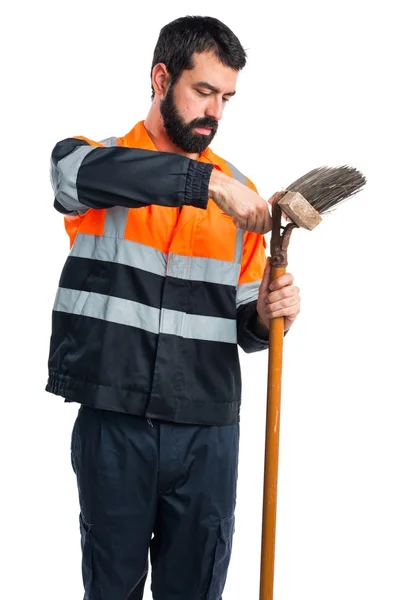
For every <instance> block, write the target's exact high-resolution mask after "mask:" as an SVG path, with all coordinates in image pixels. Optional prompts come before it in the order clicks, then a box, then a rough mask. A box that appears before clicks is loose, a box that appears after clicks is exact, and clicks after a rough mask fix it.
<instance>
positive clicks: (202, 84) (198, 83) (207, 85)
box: [194, 81, 236, 97]
mask: <svg viewBox="0 0 400 600" xmlns="http://www.w3.org/2000/svg"><path fill="white" fill-rule="evenodd" d="M194 85H195V86H197V87H202V88H206V89H207V90H210V92H215V93H216V94H220V93H221V90H220V89H218V88H217V87H215V85H211V83H208V81H196V83H195V84H194ZM235 94H236V92H235V91H233V92H226V94H224V96H231V97H232V96H234V95H235Z"/></svg>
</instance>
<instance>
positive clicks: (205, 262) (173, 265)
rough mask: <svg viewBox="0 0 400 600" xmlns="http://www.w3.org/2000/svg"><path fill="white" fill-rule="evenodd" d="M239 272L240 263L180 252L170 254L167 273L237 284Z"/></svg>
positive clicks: (185, 277)
mask: <svg viewBox="0 0 400 600" xmlns="http://www.w3.org/2000/svg"><path fill="white" fill-rule="evenodd" d="M239 274H240V265H238V264H235V263H233V262H229V261H225V260H217V259H214V258H202V257H197V256H195V257H193V256H181V255H180V254H169V255H168V268H167V275H169V276H170V277H177V278H178V279H188V280H189V281H205V282H207V283H219V284H221V285H232V286H236V285H237V282H238V279H239Z"/></svg>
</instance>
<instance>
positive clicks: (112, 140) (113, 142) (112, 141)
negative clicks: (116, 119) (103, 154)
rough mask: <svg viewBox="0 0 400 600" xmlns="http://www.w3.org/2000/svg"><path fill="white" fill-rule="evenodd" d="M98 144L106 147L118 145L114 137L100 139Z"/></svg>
mask: <svg viewBox="0 0 400 600" xmlns="http://www.w3.org/2000/svg"><path fill="white" fill-rule="evenodd" d="M100 144H103V146H107V147H108V148H111V147H112V146H118V139H117V138H116V137H109V138H106V139H104V140H101V141H100Z"/></svg>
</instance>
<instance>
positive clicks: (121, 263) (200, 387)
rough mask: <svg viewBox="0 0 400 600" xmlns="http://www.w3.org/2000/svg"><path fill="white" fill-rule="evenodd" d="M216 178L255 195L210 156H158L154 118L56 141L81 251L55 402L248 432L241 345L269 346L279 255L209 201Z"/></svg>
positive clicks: (68, 295) (57, 167)
mask: <svg viewBox="0 0 400 600" xmlns="http://www.w3.org/2000/svg"><path fill="white" fill-rule="evenodd" d="M213 168H218V169H221V170H222V171H223V172H224V173H227V174H229V175H231V176H233V177H236V178H237V179H239V180H240V181H242V182H243V183H246V184H247V185H249V186H251V187H252V188H253V189H255V187H254V185H253V183H252V182H251V181H250V180H249V179H248V178H247V177H245V176H243V175H242V174H241V173H240V172H239V171H238V170H237V169H236V168H235V167H234V166H233V165H231V164H230V163H228V162H227V161H225V160H223V159H222V158H220V157H219V156H217V155H216V154H214V153H213V152H212V151H211V149H210V148H207V149H206V150H205V152H203V153H202V154H201V156H200V157H199V160H192V159H190V158H187V157H185V156H182V155H179V154H174V153H169V152H158V151H157V150H156V148H155V147H154V145H153V143H152V141H151V139H150V137H149V135H148V133H147V131H146V128H145V127H144V123H143V121H141V122H139V123H138V124H137V125H136V126H135V127H134V128H133V129H132V130H131V131H130V132H129V133H128V134H127V135H126V136H124V137H120V138H108V139H107V140H103V141H102V142H101V143H98V142H93V141H91V140H88V139H87V138H84V137H74V138H68V139H66V140H62V141H60V142H59V143H58V144H56V146H55V147H54V149H53V152H52V157H51V177H52V185H53V189H54V194H55V199H54V206H55V208H56V209H57V210H58V211H59V212H61V213H62V214H64V215H65V227H66V230H67V232H68V234H69V237H70V252H69V256H68V258H67V260H66V263H65V265H64V268H63V271H62V274H61V277H60V281H59V287H58V291H57V295H56V299H55V303H54V308H53V313H52V334H51V340H50V353H49V361H48V367H49V376H48V381H47V386H46V390H47V391H48V392H51V393H53V394H56V395H60V396H62V397H63V398H65V400H66V401H68V402H78V403H81V404H86V405H89V406H92V407H97V408H101V409H108V410H115V411H120V412H125V413H130V414H134V415H141V416H144V417H147V418H160V419H165V420H169V421H173V422H182V423H193V424H206V425H207V424H208V425H227V424H232V423H236V422H238V421H239V414H240V403H241V387H242V386H241V374H240V364H239V353H238V346H240V347H241V348H242V349H243V350H244V351H245V352H254V351H258V350H263V349H265V348H267V347H268V340H267V339H264V338H262V337H259V334H258V332H257V328H256V301H257V296H258V288H259V285H260V282H261V279H262V275H263V271H264V269H265V265H266V254H265V248H266V244H265V240H264V237H263V236H262V235H259V234H254V233H248V232H243V231H241V230H238V229H237V228H236V227H235V226H234V224H233V222H232V219H231V218H230V217H228V216H227V215H226V214H224V213H223V212H222V211H221V210H220V208H219V207H218V206H217V205H216V204H215V203H214V202H213V201H212V200H211V199H209V198H208V184H209V179H210V175H211V171H212V169H213Z"/></svg>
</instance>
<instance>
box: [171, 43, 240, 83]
mask: <svg viewBox="0 0 400 600" xmlns="http://www.w3.org/2000/svg"><path fill="white" fill-rule="evenodd" d="M193 59H194V60H193V62H194V68H193V69H189V70H186V71H184V72H183V73H182V78H183V79H184V80H185V81H186V82H188V83H196V82H197V81H207V83H209V84H211V85H213V86H215V87H216V88H219V89H220V90H221V91H222V92H232V91H234V90H235V87H236V81H237V78H238V72H237V71H235V70H234V69H231V67H227V66H226V65H223V64H222V63H221V62H220V60H219V59H218V58H217V57H216V56H215V54H212V53H211V52H203V53H201V54H195V55H194V57H193Z"/></svg>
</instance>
